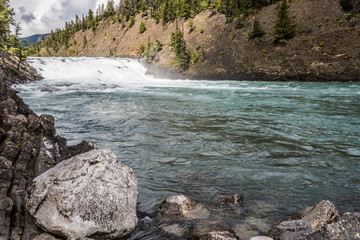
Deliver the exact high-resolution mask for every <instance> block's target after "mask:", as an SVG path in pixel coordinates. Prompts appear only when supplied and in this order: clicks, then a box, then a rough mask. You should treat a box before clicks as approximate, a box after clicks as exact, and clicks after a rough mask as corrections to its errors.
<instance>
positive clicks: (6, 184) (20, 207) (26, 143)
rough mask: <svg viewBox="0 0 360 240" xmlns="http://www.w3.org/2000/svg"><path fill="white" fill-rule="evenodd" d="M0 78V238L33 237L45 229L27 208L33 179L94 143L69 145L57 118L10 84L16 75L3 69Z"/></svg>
mask: <svg viewBox="0 0 360 240" xmlns="http://www.w3.org/2000/svg"><path fill="white" fill-rule="evenodd" d="M25 76H26V75H25ZM8 78H12V80H13V81H11V82H9V81H7V80H6V79H8ZM23 78H26V77H23ZM34 78H35V77H34ZM0 79H1V81H0V199H1V201H2V203H1V206H4V207H2V208H1V210H0V239H1V240H3V239H4V240H5V239H6V240H7V239H10V238H11V239H32V238H34V236H35V235H37V234H39V233H41V232H42V231H41V230H40V229H38V228H37V227H36V226H35V225H34V224H33V222H32V220H31V217H30V216H28V213H27V211H26V210H25V193H26V188H27V186H28V185H29V183H30V182H31V181H32V179H33V178H35V177H36V176H38V175H39V174H41V173H43V172H44V171H46V170H48V169H50V168H51V167H53V166H54V165H55V164H57V163H59V162H61V161H62V160H64V159H67V158H69V157H72V156H74V155H77V154H80V153H82V152H86V151H89V150H91V149H93V148H94V147H93V146H92V145H91V144H89V143H85V142H83V143H81V144H79V145H77V146H73V147H68V146H67V145H66V139H64V138H62V137H59V136H56V131H55V127H54V118H53V117H51V116H48V115H43V116H40V117H39V116H37V115H36V114H35V113H34V112H33V111H32V110H31V109H30V108H29V107H28V106H27V105H26V104H25V103H24V102H23V100H22V99H21V98H20V97H18V96H17V94H16V91H15V90H14V89H11V88H10V87H9V86H8V85H9V84H10V83H13V82H14V81H15V80H16V78H14V76H8V75H6V71H5V73H4V71H2V72H1V74H0ZM21 81H22V80H21ZM21 81H20V82H21ZM5 205H7V206H6V207H5ZM3 208H4V209H3Z"/></svg>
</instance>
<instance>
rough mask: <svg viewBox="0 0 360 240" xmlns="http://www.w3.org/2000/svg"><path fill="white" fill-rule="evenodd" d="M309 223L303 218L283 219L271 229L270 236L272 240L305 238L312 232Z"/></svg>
mask: <svg viewBox="0 0 360 240" xmlns="http://www.w3.org/2000/svg"><path fill="white" fill-rule="evenodd" d="M313 232H314V230H313V229H312V228H311V226H310V224H309V223H308V222H306V221H304V220H290V221H283V222H281V223H280V224H278V225H277V226H275V228H273V229H272V230H271V234H270V236H271V237H272V238H274V240H292V239H305V237H306V236H308V235H309V234H311V233H313Z"/></svg>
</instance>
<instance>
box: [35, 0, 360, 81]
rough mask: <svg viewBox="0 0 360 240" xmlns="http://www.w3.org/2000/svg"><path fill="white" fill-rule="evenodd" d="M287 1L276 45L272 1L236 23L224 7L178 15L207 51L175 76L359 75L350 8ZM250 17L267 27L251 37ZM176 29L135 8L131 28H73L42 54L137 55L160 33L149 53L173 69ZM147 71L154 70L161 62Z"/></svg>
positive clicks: (195, 45) (327, 0)
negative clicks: (289, 22) (286, 27)
mask: <svg viewBox="0 0 360 240" xmlns="http://www.w3.org/2000/svg"><path fill="white" fill-rule="evenodd" d="M289 4H290V8H289V12H290V16H291V17H292V18H293V19H294V21H295V23H296V35H295V37H294V38H293V39H290V40H289V41H288V42H287V43H286V44H282V45H281V44H280V45H279V44H277V45H276V44H274V42H273V39H274V24H275V22H276V20H277V11H278V5H277V4H274V5H271V6H268V7H264V8H262V9H261V10H260V11H259V12H258V13H255V14H253V15H250V16H248V17H247V18H246V19H245V20H244V22H243V25H244V26H243V27H242V28H237V27H236V21H233V22H231V23H226V18H225V16H224V15H222V14H219V13H217V12H215V11H212V10H209V11H205V12H203V13H200V14H198V15H197V16H196V17H195V18H194V19H193V20H187V21H185V20H184V19H182V20H180V21H179V27H180V29H181V30H182V31H183V32H184V37H185V40H186V44H187V46H188V47H189V48H190V49H191V50H192V51H194V50H197V51H198V52H199V51H204V53H205V54H204V55H203V56H200V57H199V61H198V62H197V63H195V64H192V65H191V66H190V68H189V70H187V71H185V72H182V74H181V75H180V76H179V75H176V76H175V78H178V77H184V78H194V79H234V80H247V79H248V80H251V79H259V80H262V79H265V80H303V81H305V80H324V81H329V80H335V81H359V75H360V67H359V66H360V41H359V39H360V38H359V34H360V27H359V26H360V19H359V18H354V21H352V20H347V19H349V18H347V15H348V13H346V12H344V11H343V10H342V7H341V6H340V4H339V1H335V0H321V1H313V0H302V1H291V2H290V3H289ZM255 18H256V19H257V20H259V22H260V24H261V26H262V28H263V29H264V30H265V32H266V34H265V35H264V36H263V37H261V38H259V39H256V40H249V32H251V30H252V26H253V22H254V20H255ZM190 21H192V23H191V22H190ZM141 22H144V23H145V26H146V31H145V32H144V33H142V34H141V33H139V28H140V23H141ZM174 30H175V22H171V23H168V24H167V25H166V26H163V25H162V24H161V23H159V24H156V22H155V21H154V20H153V19H151V18H149V14H147V15H146V14H145V16H142V15H141V14H139V15H137V16H136V20H135V25H134V26H132V27H131V28H129V27H128V24H127V26H125V27H122V26H121V24H120V23H119V22H117V21H114V20H106V21H103V22H101V23H100V24H99V26H98V27H97V30H96V32H95V33H93V32H92V30H87V31H85V32H77V33H76V34H75V36H74V38H73V39H71V40H70V47H69V48H68V49H66V50H65V49H64V48H61V49H60V50H59V51H57V52H54V51H53V50H52V49H50V51H49V52H48V51H46V50H45V49H43V50H42V52H41V54H42V55H43V56H48V55H55V56H122V57H139V54H138V51H139V47H140V45H141V44H142V45H143V46H145V47H146V46H148V41H150V42H151V43H153V44H156V40H158V41H160V42H161V43H162V44H163V47H162V50H161V51H159V52H156V53H155V56H154V60H153V62H152V63H153V65H156V66H161V67H164V68H166V69H174V68H176V63H175V62H174V61H173V59H174V53H173V51H172V48H171V46H170V43H171V33H172V32H174ZM84 37H86V39H87V45H86V46H85V45H84V44H83V39H84ZM200 55H201V54H200ZM152 71H153V73H156V74H158V75H160V74H159V71H160V68H152ZM166 73H167V74H166V77H170V76H171V74H170V73H171V72H169V71H166Z"/></svg>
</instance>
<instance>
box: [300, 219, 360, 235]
mask: <svg viewBox="0 0 360 240" xmlns="http://www.w3.org/2000/svg"><path fill="white" fill-rule="evenodd" d="M306 239H307V240H322V239H323V240H348V239H354V240H356V239H360V213H345V214H343V215H342V216H341V217H340V218H339V219H338V221H336V222H334V223H331V224H328V225H326V226H324V227H323V228H321V229H320V230H319V231H317V232H315V233H313V234H311V235H309V236H308V237H307V238H306Z"/></svg>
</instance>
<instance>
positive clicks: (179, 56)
mask: <svg viewBox="0 0 360 240" xmlns="http://www.w3.org/2000/svg"><path fill="white" fill-rule="evenodd" d="M171 46H172V49H173V51H174V52H175V58H176V60H177V61H178V63H179V68H180V70H187V69H188V68H189V64H190V54H189V51H188V49H187V47H186V41H185V39H184V34H183V32H181V31H180V29H179V26H178V23H177V22H176V27H175V32H173V33H172V34H171Z"/></svg>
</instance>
